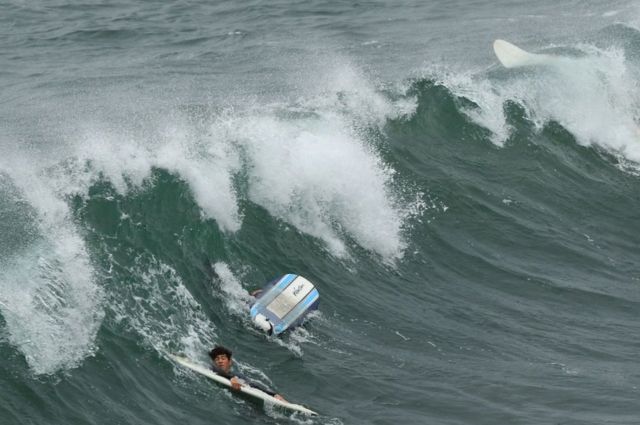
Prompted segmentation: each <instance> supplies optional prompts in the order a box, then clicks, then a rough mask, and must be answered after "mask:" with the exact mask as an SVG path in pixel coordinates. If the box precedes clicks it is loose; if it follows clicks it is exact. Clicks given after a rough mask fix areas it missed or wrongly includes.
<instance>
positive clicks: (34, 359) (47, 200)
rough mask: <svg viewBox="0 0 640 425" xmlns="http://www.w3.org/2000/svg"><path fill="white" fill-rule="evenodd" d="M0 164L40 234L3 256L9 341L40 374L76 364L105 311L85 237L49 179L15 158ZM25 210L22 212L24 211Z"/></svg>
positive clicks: (1, 285) (0, 272)
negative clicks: (16, 251) (31, 212)
mask: <svg viewBox="0 0 640 425" xmlns="http://www.w3.org/2000/svg"><path fill="white" fill-rule="evenodd" d="M13 166H15V168H11V167H10V166H9V165H8V164H7V163H5V164H3V169H4V170H5V171H7V172H8V174H9V175H10V176H11V177H12V179H13V181H14V183H15V184H16V186H17V187H18V188H19V190H20V192H21V194H22V195H23V196H24V199H25V200H27V201H28V203H29V204H30V206H31V207H33V208H34V210H35V217H36V219H37V220H38V222H37V223H36V227H37V229H38V233H39V236H38V237H37V238H36V239H34V240H33V241H26V242H25V243H27V244H28V245H26V246H23V247H22V249H21V251H20V253H19V255H16V256H12V257H5V258H2V267H1V268H0V301H1V303H0V309H1V310H2V315H3V317H4V318H5V321H6V326H7V331H8V334H9V338H8V339H9V341H10V342H11V343H12V344H14V345H15V346H16V347H17V348H18V349H20V351H21V352H22V353H23V354H24V356H25V358H26V360H27V362H28V364H29V366H30V367H31V369H32V370H33V371H34V372H35V373H38V374H41V373H54V372H56V371H57V370H59V369H65V368H70V367H75V366H77V365H78V364H79V362H80V361H81V360H82V359H83V358H85V357H86V356H88V355H91V354H92V353H93V351H94V350H95V346H94V340H95V336H96V333H97V331H98V329H99V327H100V324H101V323H102V318H103V316H104V313H103V310H102V298H103V293H102V289H101V288H100V287H99V286H98V285H97V284H96V282H95V277H94V271H93V267H92V266H91V261H90V259H89V255H88V253H87V251H86V248H85V245H84V241H83V240H82V238H81V237H80V236H79V235H78V233H77V231H76V229H75V227H74V226H73V224H72V223H73V222H72V220H71V218H70V216H69V210H68V207H67V205H66V203H65V202H63V201H62V200H60V199H59V198H58V197H57V196H56V195H55V193H56V188H55V187H51V186H50V184H51V181H50V180H49V179H47V178H46V177H43V176H42V175H39V174H32V173H31V170H30V169H29V168H28V167H25V166H24V164H20V163H19V161H18V160H16V163H14V164H13ZM25 214H26V213H25Z"/></svg>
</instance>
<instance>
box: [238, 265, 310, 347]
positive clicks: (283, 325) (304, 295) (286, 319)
mask: <svg viewBox="0 0 640 425" xmlns="http://www.w3.org/2000/svg"><path fill="white" fill-rule="evenodd" d="M267 286H268V288H267V289H266V290H265V292H264V293H263V294H261V296H260V298H258V300H256V302H255V303H254V304H253V305H252V306H251V319H252V320H254V321H255V319H256V316H258V315H262V316H263V317H264V318H266V319H267V320H268V321H269V322H270V323H271V325H272V326H273V333H274V334H276V335H278V334H280V333H282V332H284V331H285V330H287V329H289V328H290V327H294V326H296V325H298V324H300V323H301V321H302V320H303V319H304V317H305V316H306V315H307V314H308V313H309V312H310V311H312V310H314V309H316V308H317V305H318V303H319V299H320V294H319V293H318V290H317V289H316V288H315V286H314V285H313V283H311V282H309V281H308V280H307V279H305V278H304V277H302V276H298V275H295V274H287V275H284V276H282V277H280V278H278V279H276V281H275V282H274V283H273V284H270V285H267Z"/></svg>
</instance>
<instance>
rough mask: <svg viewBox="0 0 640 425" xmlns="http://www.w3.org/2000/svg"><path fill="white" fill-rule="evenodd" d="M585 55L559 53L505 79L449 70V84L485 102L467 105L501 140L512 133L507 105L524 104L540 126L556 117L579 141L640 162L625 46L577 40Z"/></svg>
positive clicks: (636, 101)
mask: <svg viewBox="0 0 640 425" xmlns="http://www.w3.org/2000/svg"><path fill="white" fill-rule="evenodd" d="M577 49H578V50H580V51H581V52H582V54H583V56H581V57H569V56H566V55H565V56H560V55H559V56H558V57H557V58H556V59H555V60H552V61H549V63H548V64H547V65H546V66H538V67H531V68H529V69H528V70H527V72H520V71H515V72H513V73H512V74H511V75H508V74H505V75H507V79H504V75H503V76H502V77H501V78H500V79H496V80H491V81H490V80H486V79H483V77H477V76H476V77H470V76H464V75H462V76H459V75H444V77H443V78H442V80H443V82H444V84H445V85H446V86H447V87H449V88H450V89H451V90H452V92H453V93H454V94H456V95H459V96H465V97H467V98H468V99H470V100H472V101H473V102H475V103H476V104H478V105H479V107H480V109H479V110H472V111H466V113H467V114H468V115H469V117H470V118H471V119H473V120H474V121H475V122H477V123H478V124H479V125H482V126H484V127H486V128H488V129H489V130H491V131H492V132H493V135H494V137H493V139H492V140H493V142H494V143H495V144H496V145H499V146H501V145H502V144H503V143H504V142H505V141H506V140H507V138H508V137H509V135H510V128H509V127H508V125H507V123H506V117H505V116H504V111H503V105H504V103H505V102H506V101H508V100H512V101H516V102H518V103H519V104H521V105H522V106H523V107H524V108H525V109H526V112H527V115H528V116H529V118H530V119H531V120H532V121H533V122H534V123H536V124H537V125H538V126H542V125H544V124H545V123H547V122H549V121H556V122H558V123H559V124H561V125H562V126H564V127H565V128H566V129H567V130H568V131H570V132H571V133H572V134H573V135H574V136H575V137H576V139H577V141H578V143H580V144H582V145H585V146H591V145H596V146H599V147H601V148H603V149H605V150H607V151H609V152H612V153H614V154H621V155H622V156H624V157H625V158H627V159H628V160H631V161H634V162H640V129H639V127H638V124H637V122H636V120H637V117H638V115H639V113H640V108H639V105H640V92H639V90H638V85H637V83H636V81H637V75H635V73H634V71H633V70H632V69H631V68H630V67H629V64H628V62H627V60H626V58H625V56H624V53H623V51H621V50H619V49H616V48H609V49H599V48H596V47H593V46H589V45H580V46H577Z"/></svg>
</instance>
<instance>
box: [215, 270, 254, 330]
mask: <svg viewBox="0 0 640 425" xmlns="http://www.w3.org/2000/svg"><path fill="white" fill-rule="evenodd" d="M213 269H214V271H215V272H216V274H217V275H218V277H219V278H220V289H221V290H222V292H223V294H222V295H224V298H223V300H224V303H225V305H226V306H227V308H228V309H229V311H230V312H231V313H233V314H235V315H236V316H239V317H242V318H247V317H248V314H249V305H250V304H251V303H252V302H253V301H254V299H253V297H252V296H251V295H250V294H249V293H248V292H247V291H246V290H245V289H244V288H243V287H242V284H241V283H240V281H239V280H238V278H237V277H236V276H235V275H234V274H233V272H232V271H231V269H229V266H228V265H227V264H226V263H224V262H222V261H219V262H217V263H215V264H214V265H213ZM247 322H248V321H247Z"/></svg>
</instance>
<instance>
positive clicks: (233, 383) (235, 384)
mask: <svg viewBox="0 0 640 425" xmlns="http://www.w3.org/2000/svg"><path fill="white" fill-rule="evenodd" d="M229 381H230V382H231V388H232V389H234V390H236V391H240V380H239V379H238V378H236V377H235V376H234V377H233V378H231V379H230V380H229Z"/></svg>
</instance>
